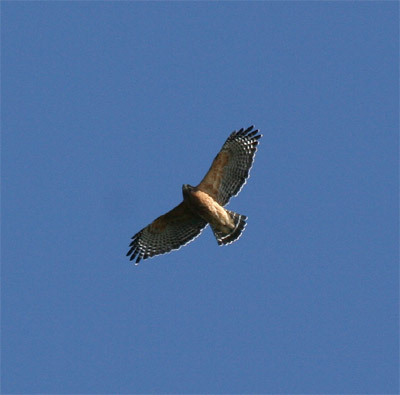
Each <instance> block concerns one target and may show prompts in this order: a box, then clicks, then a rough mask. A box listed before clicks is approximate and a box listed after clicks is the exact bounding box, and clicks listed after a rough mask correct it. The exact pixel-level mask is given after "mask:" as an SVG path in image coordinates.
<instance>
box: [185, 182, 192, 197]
mask: <svg viewBox="0 0 400 395" xmlns="http://www.w3.org/2000/svg"><path fill="white" fill-rule="evenodd" d="M193 189H194V187H192V186H191V185H189V184H183V185H182V193H183V196H185V195H188V194H190V192H192V191H193Z"/></svg>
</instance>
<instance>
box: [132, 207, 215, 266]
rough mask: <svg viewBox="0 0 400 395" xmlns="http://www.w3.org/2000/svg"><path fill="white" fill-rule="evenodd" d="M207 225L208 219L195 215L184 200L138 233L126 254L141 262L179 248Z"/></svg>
mask: <svg viewBox="0 0 400 395" xmlns="http://www.w3.org/2000/svg"><path fill="white" fill-rule="evenodd" d="M206 225H207V222H206V221H204V220H203V219H201V218H200V217H198V216H196V215H194V214H193V213H192V211H190V209H189V208H188V207H187V206H186V203H185V202H182V203H180V204H179V205H178V206H176V207H175V208H174V209H172V210H171V211H169V212H168V213H166V214H164V215H161V216H160V217H158V218H157V219H156V220H154V221H153V222H152V223H151V224H150V225H148V226H146V227H145V228H143V229H142V230H141V231H140V232H138V233H136V234H135V236H133V237H132V239H133V240H132V242H131V244H130V250H129V251H128V253H127V254H126V255H127V256H130V260H133V259H134V258H135V257H137V259H136V263H139V261H140V260H141V259H147V258H151V257H153V256H156V255H161V254H165V253H167V252H170V251H172V250H178V249H179V248H181V247H182V246H184V245H186V244H188V243H189V242H191V241H192V240H193V239H195V238H196V237H197V236H198V235H199V234H200V233H201V231H202V230H203V229H204V228H205V226H206Z"/></svg>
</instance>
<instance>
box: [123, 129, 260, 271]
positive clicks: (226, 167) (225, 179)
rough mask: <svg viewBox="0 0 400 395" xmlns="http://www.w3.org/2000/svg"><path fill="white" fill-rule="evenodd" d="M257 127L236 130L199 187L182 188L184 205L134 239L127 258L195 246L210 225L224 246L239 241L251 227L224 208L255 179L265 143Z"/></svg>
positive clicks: (145, 257) (244, 218)
mask: <svg viewBox="0 0 400 395" xmlns="http://www.w3.org/2000/svg"><path fill="white" fill-rule="evenodd" d="M261 137H262V135H261V134H259V131H258V130H257V129H256V130H254V126H250V127H249V128H247V129H240V130H239V131H234V132H232V133H231V135H230V136H229V137H228V139H227V140H226V141H225V143H224V145H223V146H222V148H221V151H220V152H219V153H218V155H217V156H216V157H215V159H214V161H213V163H212V164H211V167H210V169H209V170H208V172H207V174H206V175H205V177H204V178H203V180H202V181H201V182H200V184H199V185H197V186H196V187H193V186H191V185H188V184H184V185H183V186H182V193H183V201H182V202H181V203H180V204H178V206H176V207H175V208H173V209H172V210H171V211H169V212H168V213H166V214H164V215H161V216H160V217H158V218H157V219H155V220H154V221H153V222H152V223H151V224H150V225H148V226H146V227H145V228H143V229H142V230H141V231H140V232H138V233H136V234H135V235H134V236H133V237H132V242H131V244H130V249H129V251H128V253H127V254H126V255H127V256H130V260H133V259H135V258H136V264H138V263H139V261H140V260H141V259H147V258H152V257H154V256H156V255H161V254H165V253H167V252H170V251H172V250H178V249H179V248H181V247H182V246H184V245H186V244H188V243H190V242H191V241H193V240H194V239H195V238H196V237H197V236H199V235H200V233H201V232H202V231H203V229H204V228H205V227H206V226H207V225H208V224H209V225H210V226H211V229H212V231H213V232H214V235H215V238H216V239H217V242H218V244H219V245H225V244H230V243H233V242H234V241H236V240H237V239H238V238H239V237H240V236H241V234H242V232H243V229H244V227H245V226H246V219H247V217H246V216H245V215H241V214H237V213H235V212H233V211H229V210H227V209H225V208H224V206H225V205H226V204H227V203H228V202H229V199H230V198H231V197H232V196H236V195H237V194H238V193H239V192H240V190H241V189H242V187H243V185H244V184H245V183H246V180H247V178H248V177H249V172H250V169H251V167H252V165H253V162H254V156H255V153H256V151H257V145H258V143H259V141H258V140H259V139H260V138H261Z"/></svg>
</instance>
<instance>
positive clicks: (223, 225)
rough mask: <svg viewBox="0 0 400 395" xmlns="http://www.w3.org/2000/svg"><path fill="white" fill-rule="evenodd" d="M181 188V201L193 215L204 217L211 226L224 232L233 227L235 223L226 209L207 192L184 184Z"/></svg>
mask: <svg viewBox="0 0 400 395" xmlns="http://www.w3.org/2000/svg"><path fill="white" fill-rule="evenodd" d="M182 190H183V201H184V202H185V203H186V204H187V206H188V207H189V209H190V210H191V211H192V212H193V213H194V214H195V215H198V216H199V217H201V218H202V219H204V220H205V221H206V222H207V223H209V224H210V225H211V226H212V227H213V228H215V229H218V230H219V231H221V232H224V233H229V232H230V231H232V230H233V229H234V228H235V223H234V221H233V219H232V218H231V217H230V216H229V214H228V211H227V210H226V209H224V208H223V207H222V206H221V205H219V204H218V203H217V202H216V201H215V200H214V199H213V198H212V197H211V196H210V195H209V194H207V193H206V192H203V191H201V190H199V189H198V188H195V187H191V186H190V185H184V186H183V187H182Z"/></svg>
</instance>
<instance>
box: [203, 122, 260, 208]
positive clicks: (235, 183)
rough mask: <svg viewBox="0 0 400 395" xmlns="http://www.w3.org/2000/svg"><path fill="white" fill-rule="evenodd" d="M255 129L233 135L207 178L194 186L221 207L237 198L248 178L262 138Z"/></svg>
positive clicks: (213, 164) (215, 160) (243, 130)
mask: <svg viewBox="0 0 400 395" xmlns="http://www.w3.org/2000/svg"><path fill="white" fill-rule="evenodd" d="M253 129H254V126H250V127H249V128H247V129H240V130H239V131H237V132H236V131H235V132H233V133H232V134H231V135H230V136H229V137H228V139H227V140H226V142H225V144H224V145H223V146H222V149H221V151H220V152H219V154H218V155H217V156H216V157H215V159H214V161H213V163H212V165H211V167H210V169H209V171H208V172H207V174H206V176H205V177H204V178H203V180H202V181H201V182H200V184H199V185H198V186H197V187H198V188H199V189H200V190H202V191H204V192H206V193H208V194H209V195H210V196H211V197H213V198H214V199H215V200H216V201H217V202H218V203H219V204H220V205H221V206H224V205H226V204H227V203H228V202H229V199H230V198H231V197H232V196H236V195H237V194H238V193H239V192H240V190H241V189H242V187H243V185H244V184H245V183H246V180H247V178H248V177H249V173H250V169H251V167H252V165H253V162H254V156H255V153H256V151H257V145H258V140H259V139H260V138H261V137H262V135H261V134H258V133H259V130H258V129H256V130H253Z"/></svg>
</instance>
